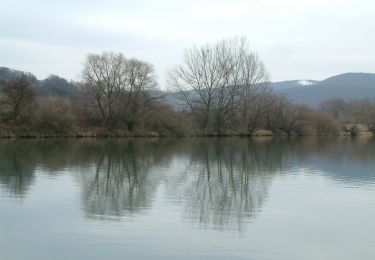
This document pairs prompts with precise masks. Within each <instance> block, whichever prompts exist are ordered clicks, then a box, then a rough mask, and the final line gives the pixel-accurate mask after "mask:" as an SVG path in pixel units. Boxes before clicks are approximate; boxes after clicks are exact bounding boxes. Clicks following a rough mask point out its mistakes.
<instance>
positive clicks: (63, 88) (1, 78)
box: [0, 67, 77, 97]
mask: <svg viewBox="0 0 375 260" xmlns="http://www.w3.org/2000/svg"><path fill="white" fill-rule="evenodd" d="M17 77H26V78H27V79H28V81H29V82H30V83H31V84H32V86H33V87H34V89H35V91H36V92H37V93H38V94H39V95H41V96H57V97H70V96H73V95H74V94H75V93H76V91H77V83H76V82H72V81H70V82H69V81H67V80H66V79H64V78H62V77H59V76H56V75H50V76H48V78H46V79H44V80H38V79H37V78H36V77H35V76H34V75H33V74H32V73H30V72H24V71H19V70H14V69H10V68H6V67H0V89H1V88H2V87H3V86H4V85H5V84H7V82H9V81H11V80H12V79H14V78H17Z"/></svg>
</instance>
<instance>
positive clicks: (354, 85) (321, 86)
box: [271, 73, 375, 106]
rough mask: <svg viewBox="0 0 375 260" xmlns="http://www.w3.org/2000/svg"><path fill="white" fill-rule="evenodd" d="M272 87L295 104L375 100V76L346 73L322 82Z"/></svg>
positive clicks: (315, 104)
mask: <svg viewBox="0 0 375 260" xmlns="http://www.w3.org/2000/svg"><path fill="white" fill-rule="evenodd" d="M306 82H307V84H306ZM271 87H272V88H273V89H274V90H275V92H277V93H281V94H284V95H286V96H287V97H288V98H289V99H291V100H292V101H294V102H297V103H304V104H308V105H311V106H317V105H319V103H320V102H322V101H325V100H328V99H331V98H343V99H346V100H350V99H363V98H375V74H374V73H345V74H340V75H337V76H333V77H330V78H328V79H325V80H322V81H310V80H309V81H298V80H297V81H284V82H275V83H271Z"/></svg>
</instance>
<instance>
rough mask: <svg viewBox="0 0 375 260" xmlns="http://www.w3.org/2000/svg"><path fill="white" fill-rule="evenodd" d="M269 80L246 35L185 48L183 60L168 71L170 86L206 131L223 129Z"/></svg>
mask: <svg viewBox="0 0 375 260" xmlns="http://www.w3.org/2000/svg"><path fill="white" fill-rule="evenodd" d="M268 79H269V76H268V74H267V72H266V70H265V67H264V65H263V63H262V61H261V60H260V59H259V57H258V56H257V54H256V53H254V52H252V51H250V49H249V47H248V44H247V42H246V39H245V38H234V39H229V40H222V41H220V42H218V43H216V44H213V45H206V46H203V47H200V48H197V47H194V48H192V49H189V50H186V51H185V54H184V60H183V63H182V64H181V65H180V66H178V67H176V68H175V69H173V70H172V71H171V72H170V73H169V82H170V84H171V86H172V87H173V88H174V89H176V90H177V91H178V92H179V93H180V97H181V100H183V101H184V102H185V104H186V105H187V106H188V107H189V109H190V111H191V112H192V113H193V114H194V116H195V117H196V119H197V121H198V123H199V125H200V127H201V128H203V129H204V131H205V132H206V133H207V132H209V131H215V132H217V133H221V132H223V131H224V129H225V128H226V125H227V124H228V123H230V124H232V123H233V122H231V121H233V119H234V118H235V115H236V114H238V112H239V110H240V109H241V108H242V109H247V108H248V107H247V106H246V104H247V103H248V102H250V96H251V95H254V93H255V92H256V91H258V90H259V89H260V88H261V87H263V86H264V85H263V84H262V83H264V82H266V81H268ZM241 119H242V118H241Z"/></svg>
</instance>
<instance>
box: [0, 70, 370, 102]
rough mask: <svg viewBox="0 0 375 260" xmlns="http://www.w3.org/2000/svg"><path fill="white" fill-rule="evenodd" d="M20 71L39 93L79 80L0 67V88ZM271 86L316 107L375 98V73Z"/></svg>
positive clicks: (170, 97)
mask: <svg viewBox="0 0 375 260" xmlns="http://www.w3.org/2000/svg"><path fill="white" fill-rule="evenodd" d="M20 75H23V76H25V77H27V78H28V80H29V81H30V82H31V83H32V85H33V86H34V87H35V89H36V91H37V93H38V94H40V95H42V96H57V97H71V96H73V95H74V94H75V93H76V91H77V88H78V85H79V83H78V82H73V81H67V80H66V79H64V78H62V77H59V76H56V75H50V76H49V77H48V78H46V79H44V80H38V79H37V78H36V77H35V76H34V75H33V74H32V73H29V72H23V71H19V70H14V69H10V68H6V67H0V88H1V87H2V86H4V85H5V84H6V83H7V82H8V81H9V80H11V79H13V78H15V77H17V76H20ZM270 87H271V88H273V89H274V91H275V92H276V93H279V94H281V95H285V96H286V97H287V98H289V99H290V100H292V101H293V102H295V103H302V104H308V105H311V106H314V107H316V106H318V105H319V104H320V103H321V102H322V101H325V100H328V99H332V98H342V99H345V100H355V99H364V98H369V99H373V98H375V73H344V74H339V75H336V76H332V77H330V78H327V79H325V80H322V81H317V80H311V79H308V80H288V81H281V82H271V83H270ZM163 93H164V95H163V96H164V97H165V101H166V102H167V103H169V104H172V105H173V104H177V103H179V102H178V101H177V100H176V99H177V94H176V93H174V92H163Z"/></svg>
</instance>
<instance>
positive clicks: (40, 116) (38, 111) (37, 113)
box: [32, 98, 78, 134]
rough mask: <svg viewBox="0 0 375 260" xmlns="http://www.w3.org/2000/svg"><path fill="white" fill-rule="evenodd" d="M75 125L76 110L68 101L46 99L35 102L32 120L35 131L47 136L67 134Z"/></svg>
mask: <svg viewBox="0 0 375 260" xmlns="http://www.w3.org/2000/svg"><path fill="white" fill-rule="evenodd" d="M77 124H78V116H77V110H76V109H75V107H74V106H73V105H72V104H71V103H70V102H69V101H66V100H61V99H56V98H47V99H40V100H39V101H38V102H37V104H36V108H35V110H34V113H33V118H32V125H33V126H34V128H36V130H38V131H42V132H43V133H48V134H67V133H71V132H72V131H73V130H74V129H75V128H76V126H77Z"/></svg>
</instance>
